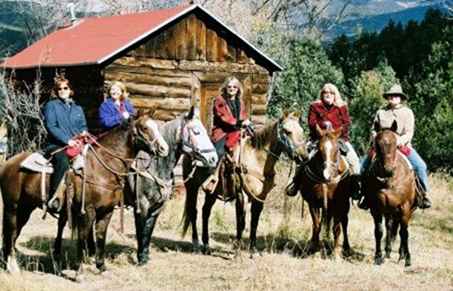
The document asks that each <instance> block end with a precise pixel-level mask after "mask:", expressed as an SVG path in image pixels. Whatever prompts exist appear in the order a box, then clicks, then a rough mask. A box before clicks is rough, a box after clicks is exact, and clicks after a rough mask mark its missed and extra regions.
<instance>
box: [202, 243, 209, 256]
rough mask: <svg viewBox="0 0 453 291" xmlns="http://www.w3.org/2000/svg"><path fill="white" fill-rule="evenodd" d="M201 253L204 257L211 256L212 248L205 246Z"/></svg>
mask: <svg viewBox="0 0 453 291" xmlns="http://www.w3.org/2000/svg"><path fill="white" fill-rule="evenodd" d="M201 253H202V254H203V255H207V256H209V255H211V248H210V247H209V245H203V247H202V248H201Z"/></svg>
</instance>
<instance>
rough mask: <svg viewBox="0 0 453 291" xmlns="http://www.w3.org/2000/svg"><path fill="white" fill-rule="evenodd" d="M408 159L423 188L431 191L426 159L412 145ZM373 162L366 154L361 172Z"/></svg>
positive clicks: (426, 191)
mask: <svg viewBox="0 0 453 291" xmlns="http://www.w3.org/2000/svg"><path fill="white" fill-rule="evenodd" d="M407 159H408V160H409V162H410V163H411V165H412V167H413V168H414V172H415V174H416V175H417V177H418V178H419V180H420V183H421V184H422V187H423V190H424V191H425V193H428V192H429V190H430V189H429V182H428V168H427V166H426V163H425V161H423V159H422V158H421V157H420V155H419V154H418V153H417V151H416V150H415V149H414V148H412V147H411V153H410V154H409V156H407ZM370 163H371V158H370V156H369V155H366V156H365V158H364V159H363V160H362V163H361V169H360V174H362V175H363V174H364V172H365V170H367V169H368V167H369V166H370Z"/></svg>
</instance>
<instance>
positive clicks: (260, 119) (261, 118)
mask: <svg viewBox="0 0 453 291" xmlns="http://www.w3.org/2000/svg"><path fill="white" fill-rule="evenodd" d="M251 120H252V122H253V123H254V124H262V125H264V124H266V121H267V118H266V115H252V118H251Z"/></svg>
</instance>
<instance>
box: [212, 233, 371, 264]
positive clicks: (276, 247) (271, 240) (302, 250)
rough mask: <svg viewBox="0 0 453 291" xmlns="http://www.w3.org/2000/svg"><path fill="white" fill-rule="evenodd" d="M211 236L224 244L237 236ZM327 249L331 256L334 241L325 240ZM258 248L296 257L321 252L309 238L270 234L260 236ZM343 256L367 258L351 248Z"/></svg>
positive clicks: (351, 259) (246, 242)
mask: <svg viewBox="0 0 453 291" xmlns="http://www.w3.org/2000/svg"><path fill="white" fill-rule="evenodd" d="M211 237H212V238H213V239H214V240H216V241H218V242H221V243H224V244H231V245H233V244H235V242H236V237H235V236H233V235H230V234H225V233H218V232H214V233H212V234H211ZM249 244H250V240H249V239H248V238H247V239H242V243H241V246H240V247H241V249H242V250H248V248H249V247H248V246H249ZM323 244H324V246H325V250H326V256H327V257H330V256H331V255H332V252H333V241H329V242H323ZM256 249H257V250H258V252H260V253H261V252H267V253H274V254H282V253H284V254H288V255H290V256H293V257H296V258H301V259H304V258H308V257H310V256H312V255H313V254H315V253H317V252H319V251H320V250H319V249H316V250H313V249H312V248H311V244H310V241H309V240H295V239H289V238H288V237H286V236H282V235H275V234H270V235H267V236H258V237H257V240H256ZM342 256H343V258H344V259H345V260H347V261H349V262H352V263H354V262H362V261H364V260H365V254H363V253H361V252H359V251H356V250H353V249H351V250H350V251H349V252H342Z"/></svg>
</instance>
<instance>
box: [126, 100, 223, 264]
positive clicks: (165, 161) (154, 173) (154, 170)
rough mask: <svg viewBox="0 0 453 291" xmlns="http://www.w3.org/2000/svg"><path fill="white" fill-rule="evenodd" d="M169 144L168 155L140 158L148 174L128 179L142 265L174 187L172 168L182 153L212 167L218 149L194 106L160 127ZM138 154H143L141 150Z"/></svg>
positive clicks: (140, 163)
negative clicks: (155, 227) (155, 228)
mask: <svg viewBox="0 0 453 291" xmlns="http://www.w3.org/2000/svg"><path fill="white" fill-rule="evenodd" d="M159 131H160V132H161V134H162V136H163V138H164V139H165V142H166V143H167V144H168V146H169V148H170V153H169V154H168V156H166V157H158V156H151V157H150V156H148V155H146V154H145V158H144V159H140V160H137V168H139V169H140V171H143V172H145V173H146V175H134V176H131V178H130V179H129V185H130V186H131V191H128V192H126V197H125V198H126V203H127V204H130V205H133V206H134V215H135V229H136V236H137V245H138V247H137V259H138V264H139V265H144V264H146V263H147V262H148V260H149V246H150V242H151V236H152V234H153V230H154V226H155V224H156V221H157V218H158V217H159V214H160V212H161V210H162V208H163V206H164V204H165V202H166V201H167V200H168V199H169V198H170V195H171V193H172V190H173V184H174V183H173V182H174V176H173V169H174V168H175V166H176V164H177V162H178V161H179V159H180V157H181V155H182V154H184V155H186V156H187V157H189V158H190V159H191V160H192V166H193V167H197V166H201V167H208V168H213V167H215V166H216V165H217V159H218V157H217V153H216V151H215V148H214V146H213V144H212V143H211V140H210V139H209V136H208V133H207V132H206V129H205V128H204V126H203V124H202V123H201V121H200V119H199V118H198V115H197V114H196V113H195V109H194V108H192V110H191V111H190V112H189V113H187V114H184V115H183V116H180V117H178V118H176V119H174V120H171V121H168V122H166V123H164V124H163V125H162V126H160V127H159ZM139 156H140V157H141V156H143V153H140V154H139Z"/></svg>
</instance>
